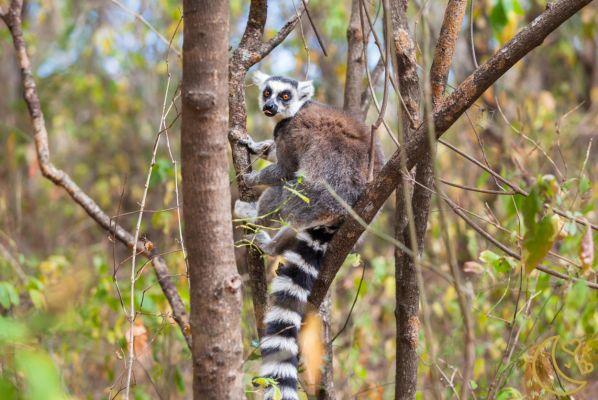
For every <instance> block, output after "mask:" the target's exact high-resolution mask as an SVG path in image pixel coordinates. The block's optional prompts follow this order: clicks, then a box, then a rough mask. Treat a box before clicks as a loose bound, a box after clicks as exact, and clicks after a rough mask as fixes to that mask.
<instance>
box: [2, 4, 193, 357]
mask: <svg viewBox="0 0 598 400" xmlns="http://www.w3.org/2000/svg"><path fill="white" fill-rule="evenodd" d="M22 5H23V2H22V0H13V2H12V3H11V6H10V9H9V10H8V11H7V12H6V14H4V15H3V17H2V19H3V20H4V22H5V23H6V25H7V27H8V29H9V30H10V34H11V36H12V40H13V45H14V48H15V52H16V57H17V63H18V65H19V67H20V69H21V80H22V85H23V96H24V99H25V102H26V103H27V109H28V111H29V116H30V118H31V122H32V125H33V138H34V142H35V149H36V153H37V159H38V163H39V167H40V170H41V172H42V175H43V176H44V177H46V178H47V179H49V180H50V181H52V182H53V183H54V184H55V185H57V186H60V187H62V188H63V189H64V190H66V192H67V193H68V194H69V195H70V196H71V198H72V199H73V200H74V201H75V202H76V203H77V204H79V206H81V207H82V208H83V210H85V212H86V213H87V214H88V215H89V216H90V217H91V218H92V219H93V220H94V221H96V222H97V223H98V224H99V225H100V226H101V227H102V228H104V229H105V230H106V231H108V232H110V233H111V234H112V235H113V236H114V237H115V238H116V239H118V240H119V241H120V242H122V243H123V244H125V245H126V246H128V247H129V248H135V249H136V251H137V252H139V253H140V254H142V255H144V256H145V257H147V258H148V259H150V260H151V261H152V265H153V266H154V272H155V274H156V276H157V278H158V283H159V284H160V287H161V288H162V291H163V292H164V295H165V296H166V298H167V300H168V302H169V304H170V306H171V308H172V313H173V318H174V319H175V321H176V322H177V324H178V325H179V327H180V328H181V332H182V333H183V336H184V338H185V341H186V342H187V345H188V346H189V348H190V347H191V331H190V326H189V319H188V316H187V312H186V309H185V305H184V303H183V301H182V299H181V297H180V295H179V293H178V291H177V289H176V286H175V285H174V283H173V282H172V281H171V279H170V273H169V271H168V267H167V265H166V262H165V261H164V259H163V258H162V257H160V256H159V255H157V254H158V252H157V250H156V249H153V250H152V251H149V250H147V249H146V248H145V246H144V244H143V243H142V242H141V241H138V242H135V239H134V237H133V235H131V233H129V232H128V231H126V230H125V229H124V228H123V227H122V226H120V225H119V224H117V223H116V222H114V221H112V220H111V219H110V217H109V216H108V215H107V214H106V213H105V212H104V211H103V210H102V209H101V208H100V207H99V206H98V204H97V203H96V202H95V201H94V200H93V199H92V198H91V197H89V196H88V195H87V194H86V193H85V192H84V191H83V190H82V189H81V188H80V187H79V186H78V185H77V184H76V183H75V182H74V181H73V180H72V179H71V177H70V176H69V175H68V174H67V173H66V172H65V171H62V170H60V169H58V168H56V166H54V164H52V162H51V161H50V149H49V146H48V131H47V130H46V124H45V120H44V114H43V112H42V109H41V103H40V100H39V96H38V94H37V87H36V84H35V80H34V78H33V73H32V71H31V62H30V60H29V55H28V54H27V45H26V43H25V39H24V37H23V30H22V21H21V11H22Z"/></svg>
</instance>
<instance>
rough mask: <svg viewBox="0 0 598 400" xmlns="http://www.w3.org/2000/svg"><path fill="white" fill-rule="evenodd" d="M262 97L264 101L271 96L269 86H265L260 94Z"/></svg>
mask: <svg viewBox="0 0 598 400" xmlns="http://www.w3.org/2000/svg"><path fill="white" fill-rule="evenodd" d="M262 95H263V96H264V99H267V98H268V97H270V96H271V95H272V89H270V86H266V88H265V89H264V91H263V92H262Z"/></svg>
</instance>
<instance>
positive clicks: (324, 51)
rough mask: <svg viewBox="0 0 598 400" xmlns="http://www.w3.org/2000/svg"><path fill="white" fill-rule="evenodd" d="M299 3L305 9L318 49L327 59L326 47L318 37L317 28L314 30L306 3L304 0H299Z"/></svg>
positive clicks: (314, 25) (314, 26)
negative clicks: (300, 2)
mask: <svg viewBox="0 0 598 400" xmlns="http://www.w3.org/2000/svg"><path fill="white" fill-rule="evenodd" d="M301 1H302V2H303V8H304V9H305V14H307V19H308V20H309V24H310V25H311V28H312V29H313V30H314V33H315V34H316V39H317V40H318V44H319V45H320V48H321V49H322V53H324V56H326V57H328V53H326V47H325V46H324V42H323V41H322V38H321V37H320V33H319V32H318V28H316V24H314V21H313V20H312V19H311V14H310V13H309V8H308V7H307V1H306V0H301Z"/></svg>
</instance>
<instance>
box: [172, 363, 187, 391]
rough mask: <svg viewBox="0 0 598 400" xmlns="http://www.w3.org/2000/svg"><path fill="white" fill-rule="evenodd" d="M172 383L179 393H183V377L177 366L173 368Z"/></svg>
mask: <svg viewBox="0 0 598 400" xmlns="http://www.w3.org/2000/svg"><path fill="white" fill-rule="evenodd" d="M174 384H175V386H176V388H177V390H178V391H179V393H185V378H184V377H183V374H181V371H180V370H179V369H178V368H175V370H174Z"/></svg>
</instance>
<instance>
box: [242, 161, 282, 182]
mask: <svg viewBox="0 0 598 400" xmlns="http://www.w3.org/2000/svg"><path fill="white" fill-rule="evenodd" d="M286 177H287V174H286V172H285V171H284V170H283V169H282V167H281V166H280V165H278V164H270V165H268V166H267V167H266V168H264V169H262V170H260V171H253V172H251V173H249V174H244V175H243V180H244V181H245V184H246V185H247V186H257V185H268V186H277V185H282V184H284V179H285V178H286Z"/></svg>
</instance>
